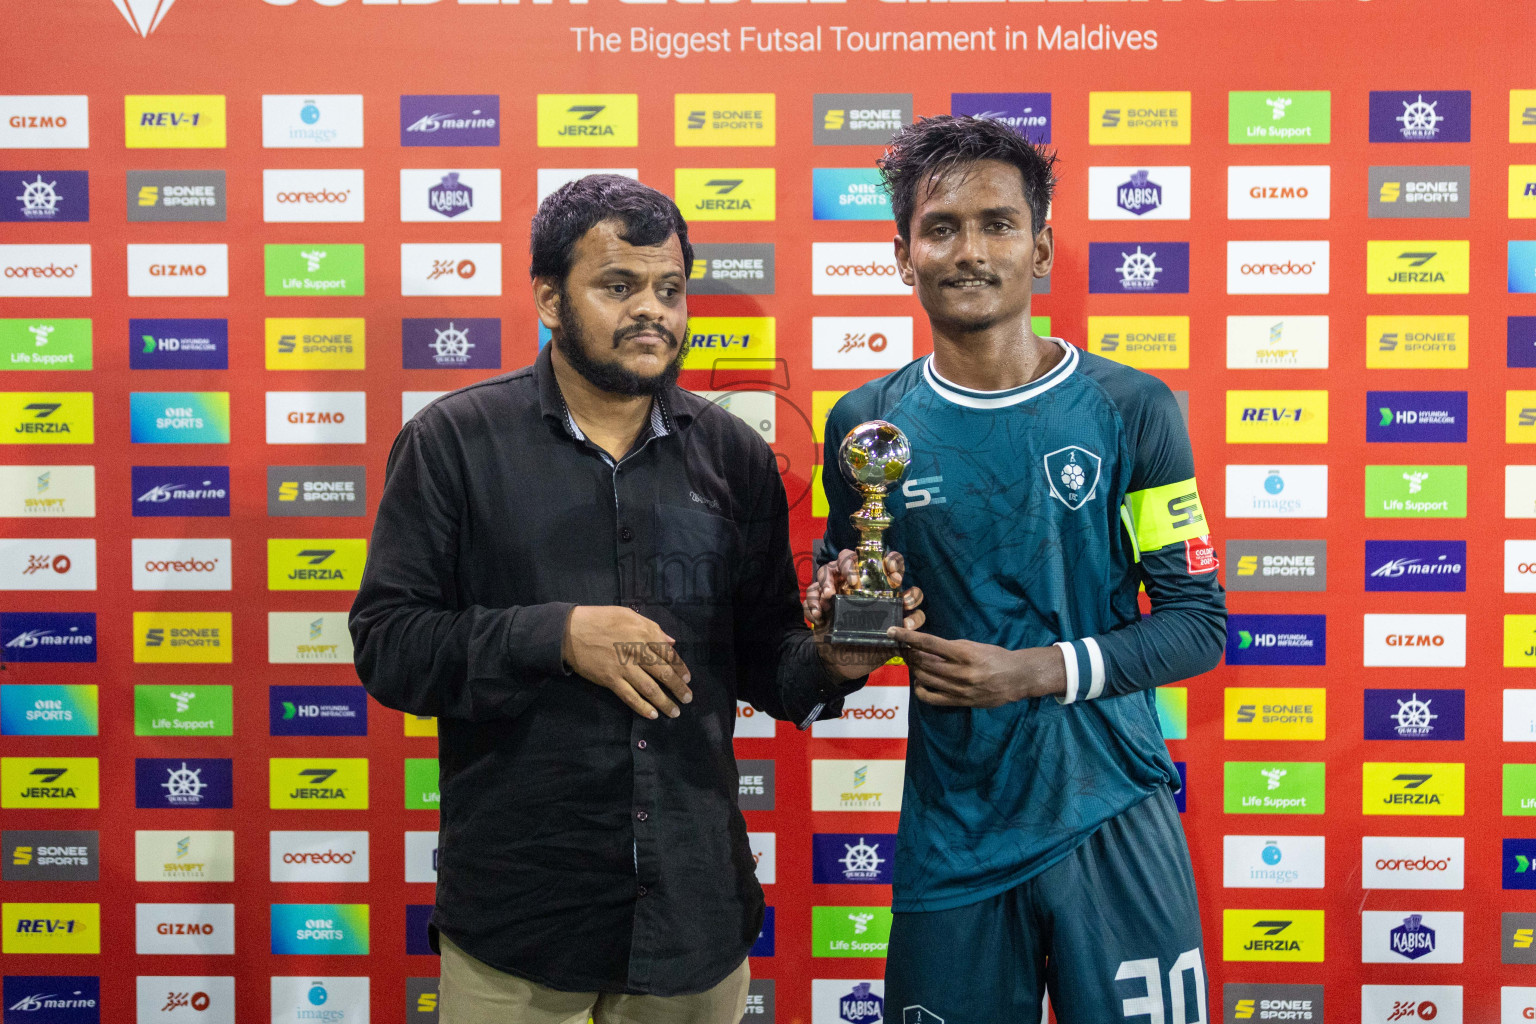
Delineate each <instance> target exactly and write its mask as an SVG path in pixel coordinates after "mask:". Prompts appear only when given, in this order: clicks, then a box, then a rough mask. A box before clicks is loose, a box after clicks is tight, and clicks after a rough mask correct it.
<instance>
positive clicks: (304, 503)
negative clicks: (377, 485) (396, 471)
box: [267, 466, 368, 518]
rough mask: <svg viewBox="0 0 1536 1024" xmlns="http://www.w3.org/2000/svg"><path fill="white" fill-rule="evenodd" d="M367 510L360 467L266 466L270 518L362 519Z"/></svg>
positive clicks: (364, 474) (363, 473) (364, 471)
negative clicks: (350, 517)
mask: <svg viewBox="0 0 1536 1024" xmlns="http://www.w3.org/2000/svg"><path fill="white" fill-rule="evenodd" d="M367 510H368V476H367V469H366V468H365V467H363V466H268V467H267V515H269V516H273V517H278V518H282V517H289V516H363V515H366V514H367Z"/></svg>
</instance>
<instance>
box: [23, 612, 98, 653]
mask: <svg viewBox="0 0 1536 1024" xmlns="http://www.w3.org/2000/svg"><path fill="white" fill-rule="evenodd" d="M95 660H96V613H95V612H0V663H4V662H65V663H86V662H94V661H95Z"/></svg>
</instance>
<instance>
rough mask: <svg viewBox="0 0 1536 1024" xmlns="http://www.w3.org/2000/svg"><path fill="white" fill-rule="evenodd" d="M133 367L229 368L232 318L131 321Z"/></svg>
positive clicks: (151, 368)
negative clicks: (230, 320)
mask: <svg viewBox="0 0 1536 1024" xmlns="http://www.w3.org/2000/svg"><path fill="white" fill-rule="evenodd" d="M128 367H129V369H133V370H227V369H229V321H228V320H147V319H144V320H141V319H131V320H129V321H128Z"/></svg>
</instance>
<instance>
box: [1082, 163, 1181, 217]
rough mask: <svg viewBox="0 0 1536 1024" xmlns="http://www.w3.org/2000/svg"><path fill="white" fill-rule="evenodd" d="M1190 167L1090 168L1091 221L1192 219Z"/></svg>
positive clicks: (1089, 196) (1089, 211) (1089, 208)
mask: <svg viewBox="0 0 1536 1024" xmlns="http://www.w3.org/2000/svg"><path fill="white" fill-rule="evenodd" d="M1189 196H1190V188H1189V168H1188V167H1134V166H1127V167H1090V168H1088V219H1089V220H1189Z"/></svg>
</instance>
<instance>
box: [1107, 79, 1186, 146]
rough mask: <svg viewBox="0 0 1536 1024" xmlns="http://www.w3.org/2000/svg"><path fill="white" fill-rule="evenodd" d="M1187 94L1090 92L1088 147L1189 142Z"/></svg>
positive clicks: (1163, 144)
mask: <svg viewBox="0 0 1536 1024" xmlns="http://www.w3.org/2000/svg"><path fill="white" fill-rule="evenodd" d="M1189 107H1190V104H1189V93H1187V92H1090V93H1089V94H1088V144H1089V145H1090V146H1187V145H1189V117H1190V115H1189Z"/></svg>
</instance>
